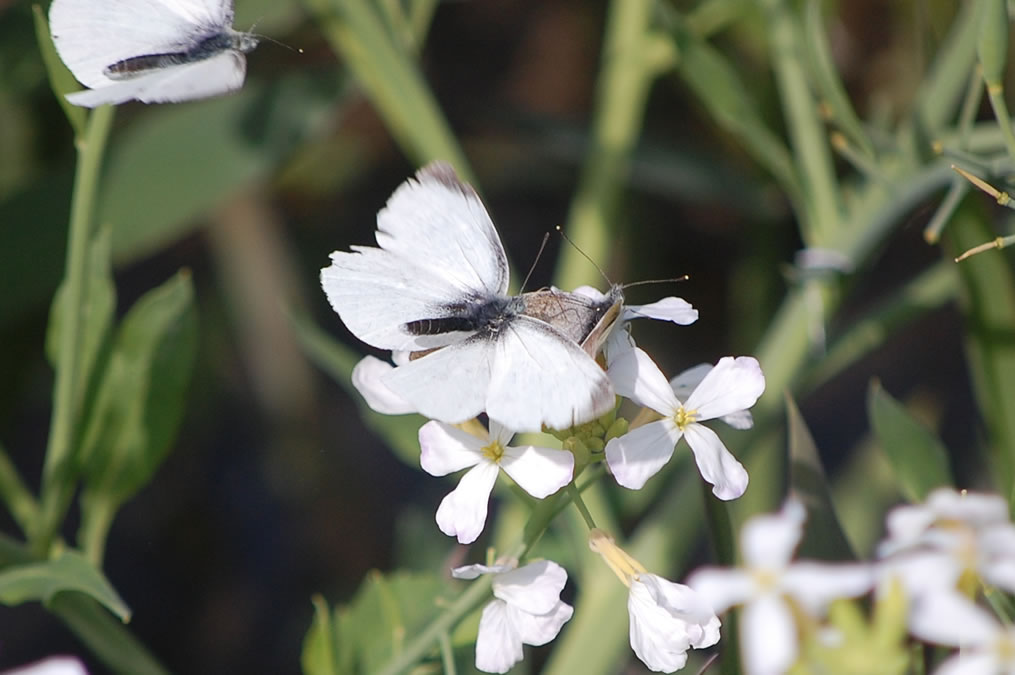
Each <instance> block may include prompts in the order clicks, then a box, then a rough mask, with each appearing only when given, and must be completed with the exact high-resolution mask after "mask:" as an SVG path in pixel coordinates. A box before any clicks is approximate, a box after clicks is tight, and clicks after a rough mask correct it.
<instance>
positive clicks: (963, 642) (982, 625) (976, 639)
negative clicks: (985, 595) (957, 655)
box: [909, 592, 1003, 647]
mask: <svg viewBox="0 0 1015 675" xmlns="http://www.w3.org/2000/svg"><path fill="white" fill-rule="evenodd" d="M909 630H910V632H911V633H912V634H913V635H915V636H916V637H918V638H920V639H921V640H924V641H925V642H934V643H937V644H942V645H948V646H950V647H959V646H962V647H969V646H976V645H986V644H989V643H990V642H991V641H993V640H995V639H997V637H999V636H1000V633H1001V632H1002V630H1003V629H1002V628H1001V625H1000V624H999V623H998V622H997V621H996V620H995V619H994V617H992V616H991V615H990V614H989V613H988V612H987V611H986V610H984V609H981V608H980V607H978V606H976V605H974V604H973V603H971V602H970V601H969V600H967V599H966V598H965V597H964V596H962V595H961V594H959V593H958V592H953V593H948V592H942V593H932V594H930V595H928V596H927V597H926V598H924V599H923V600H921V601H920V602H918V603H916V605H914V606H913V609H912V610H911V611H910V616H909Z"/></svg>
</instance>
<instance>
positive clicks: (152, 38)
mask: <svg viewBox="0 0 1015 675" xmlns="http://www.w3.org/2000/svg"><path fill="white" fill-rule="evenodd" d="M232 15H233V9H232V2H231V1H223V0H53V4H52V5H50V8H49V27H50V31H51V32H52V35H53V42H54V44H55V45H56V50H57V52H58V53H59V54H60V58H61V59H63V62H64V63H65V64H66V65H67V67H68V68H69V69H70V71H71V72H72V73H73V74H74V77H76V78H77V79H78V81H79V82H81V83H82V84H84V85H85V86H88V87H92V88H96V87H103V86H107V85H110V84H113V83H114V82H115V83H119V82H122V81H116V80H111V79H110V78H108V77H106V75H104V74H103V71H104V69H105V68H106V67H107V66H110V65H112V64H114V63H117V62H118V61H122V60H124V59H128V58H131V57H135V56H143V55H148V54H162V53H167V52H176V51H181V50H186V49H187V48H189V47H191V46H193V44H194V43H195V41H196V39H199V38H200V37H204V36H207V35H208V34H214V33H216V32H219V31H221V30H223V29H228V28H229V27H230V26H231V24H232ZM125 100H129V99H125Z"/></svg>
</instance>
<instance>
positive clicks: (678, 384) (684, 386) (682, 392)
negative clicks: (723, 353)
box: [670, 363, 715, 401]
mask: <svg viewBox="0 0 1015 675" xmlns="http://www.w3.org/2000/svg"><path fill="white" fill-rule="evenodd" d="M713 368H715V366H713V365H712V364H711V363H699V364H698V365H696V366H691V367H690V368H688V369H687V370H685V371H683V372H682V373H680V374H679V375H677V376H676V377H674V378H673V379H672V380H670V388H671V389H672V390H673V393H674V394H676V396H677V400H680V401H686V400H687V397H688V396H690V395H691V392H693V391H694V390H695V389H696V388H697V386H698V385H699V384H701V381H702V380H704V379H705V376H706V375H708V374H709V373H710V372H712V369H713Z"/></svg>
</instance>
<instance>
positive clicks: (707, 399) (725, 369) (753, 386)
mask: <svg viewBox="0 0 1015 675" xmlns="http://www.w3.org/2000/svg"><path fill="white" fill-rule="evenodd" d="M764 391H765V376H764V374H762V372H761V364H759V363H758V360H757V359H755V358H753V357H751V356H740V357H737V358H733V357H732V356H725V357H723V358H721V359H719V363H717V364H715V368H713V369H712V370H711V371H709V373H708V375H706V376H705V378H704V379H703V380H702V381H701V384H699V385H698V387H697V388H696V389H695V390H694V391H693V392H692V393H691V395H690V396H688V397H687V400H686V401H685V402H684V407H685V408H686V409H688V410H694V411H696V413H697V415H698V421H702V420H710V419H714V418H716V417H723V416H724V415H729V414H731V413H735V412H739V411H741V410H746V409H747V408H750V407H751V406H752V405H754V404H755V403H756V402H757V401H758V397H759V396H761V394H762V393H764Z"/></svg>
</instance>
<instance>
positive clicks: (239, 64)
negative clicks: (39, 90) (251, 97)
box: [67, 50, 247, 108]
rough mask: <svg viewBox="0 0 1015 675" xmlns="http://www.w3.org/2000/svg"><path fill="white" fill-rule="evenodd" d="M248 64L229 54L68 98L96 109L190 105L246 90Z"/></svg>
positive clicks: (244, 60)
mask: <svg viewBox="0 0 1015 675" xmlns="http://www.w3.org/2000/svg"><path fill="white" fill-rule="evenodd" d="M246 71H247V60H246V58H244V56H243V54H241V53H240V52H236V51H232V50H228V51H224V52H222V53H221V54H217V55H216V56H213V57H211V58H208V59H204V60H202V61H195V62H194V63H186V64H182V65H178V66H171V67H168V68H162V69H160V70H155V71H152V72H150V73H146V74H144V75H138V76H137V77H133V78H131V79H129V80H122V81H119V82H113V84H110V85H108V86H103V87H98V88H95V89H85V90H83V91H78V92H74V93H72V94H67V100H68V101H70V102H71V103H73V104H74V105H80V106H85V107H87V108H94V107H95V106H98V105H103V104H105V103H112V104H117V103H124V102H126V101H131V100H133V99H137V100H138V101H142V102H144V103H164V102H176V101H189V100H192V99H199V98H207V97H209V96H217V95H218V94H224V93H226V92H229V91H233V90H235V89H239V88H240V87H241V86H243V78H244V76H245V75H246Z"/></svg>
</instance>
